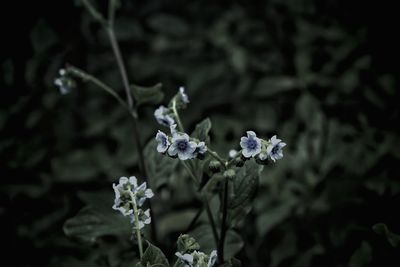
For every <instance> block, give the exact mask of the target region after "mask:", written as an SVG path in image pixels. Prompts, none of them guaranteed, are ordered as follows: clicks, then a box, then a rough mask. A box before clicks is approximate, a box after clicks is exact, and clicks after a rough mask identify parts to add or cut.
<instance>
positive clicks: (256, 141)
mask: <svg viewBox="0 0 400 267" xmlns="http://www.w3.org/2000/svg"><path fill="white" fill-rule="evenodd" d="M240 146H241V148H242V155H243V157H244V158H246V159H249V158H256V159H257V160H259V161H261V162H266V161H267V160H268V159H270V160H272V161H274V162H275V161H277V160H278V159H281V158H283V152H282V148H283V147H285V146H286V144H285V143H284V142H282V140H281V139H278V138H276V135H274V136H273V137H272V138H271V139H269V140H268V141H267V140H263V139H260V138H258V137H257V135H256V133H255V132H253V131H247V136H243V137H242V138H241V139H240Z"/></svg>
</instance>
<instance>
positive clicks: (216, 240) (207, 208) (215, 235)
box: [202, 193, 218, 246]
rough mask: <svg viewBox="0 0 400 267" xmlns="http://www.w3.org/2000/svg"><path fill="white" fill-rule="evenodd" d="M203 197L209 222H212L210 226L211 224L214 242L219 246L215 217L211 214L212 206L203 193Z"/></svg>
mask: <svg viewBox="0 0 400 267" xmlns="http://www.w3.org/2000/svg"><path fill="white" fill-rule="evenodd" d="M202 196H203V202H204V205H205V206H206V211H207V216H208V220H209V221H210V224H211V229H212V233H213V237H214V242H215V245H216V246H217V245H218V232H217V227H216V226H215V221H214V216H213V214H212V212H211V208H210V204H209V203H208V198H207V195H206V194H204V193H202Z"/></svg>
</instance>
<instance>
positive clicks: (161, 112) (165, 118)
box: [154, 106, 175, 127]
mask: <svg viewBox="0 0 400 267" xmlns="http://www.w3.org/2000/svg"><path fill="white" fill-rule="evenodd" d="M167 111H168V109H167V108H165V107H164V106H160V107H159V108H158V109H156V110H155V111H154V117H155V118H156V120H157V122H158V123H159V124H161V125H163V126H166V127H170V126H171V125H173V124H175V121H174V119H173V118H172V117H171V116H170V115H168V114H165V113H166V112H167Z"/></svg>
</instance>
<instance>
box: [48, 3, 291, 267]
mask: <svg viewBox="0 0 400 267" xmlns="http://www.w3.org/2000/svg"><path fill="white" fill-rule="evenodd" d="M82 2H83V4H84V5H85V7H86V8H87V9H88V11H89V12H90V13H91V14H92V16H93V17H94V18H95V19H96V20H97V21H98V22H99V23H100V25H102V26H103V27H104V28H105V30H106V32H107V33H108V36H109V39H110V43H111V46H112V49H113V52H114V55H115V58H116V61H117V65H118V67H119V71H120V73H121V78H122V83H123V85H124V88H125V94H126V99H123V98H121V97H120V96H119V94H118V93H117V92H116V91H115V90H114V89H113V88H112V87H111V86H109V85H107V84H105V83H104V82H102V81H101V80H99V79H98V78H96V77H94V76H92V75H90V74H88V73H87V72H85V71H83V70H81V69H78V68H76V67H74V66H71V65H67V66H66V68H65V69H62V70H60V73H59V74H60V77H59V78H56V79H55V82H54V84H55V85H56V86H58V87H59V89H60V91H61V93H63V94H65V93H68V92H69V91H70V90H71V89H73V88H74V87H75V86H76V82H75V80H76V79H79V80H82V81H84V82H90V83H93V84H94V85H96V86H98V87H99V88H100V89H102V90H104V91H105V92H106V93H108V94H109V95H111V96H112V97H113V98H115V99H116V100H117V101H118V103H119V104H120V105H121V107H123V108H124V109H126V111H127V112H128V114H129V115H130V117H131V118H132V121H133V126H134V131H133V133H134V137H135V145H136V150H137V154H138V158H139V171H138V173H139V174H140V176H138V177H139V179H141V180H142V182H141V183H139V182H138V180H139V179H138V178H136V176H131V177H129V178H128V177H121V178H119V180H118V183H114V184H113V185H112V187H113V189H114V194H115V200H114V204H113V205H112V209H114V210H116V211H118V212H119V213H120V215H122V216H123V217H129V222H130V228H131V229H132V231H133V237H134V239H135V240H136V243H137V247H138V252H139V253H138V254H137V257H136V258H137V260H138V261H137V264H136V266H138V267H140V266H143V267H147V266H170V264H169V261H168V259H167V257H166V256H165V254H164V253H163V252H162V250H161V249H160V248H158V247H157V246H156V245H159V244H160V240H159V239H158V236H157V231H158V227H159V226H160V225H158V224H157V223H156V222H157V213H156V212H155V209H153V208H152V201H153V199H157V198H159V197H160V196H158V195H157V186H156V185H155V184H154V181H152V180H149V178H150V176H152V175H149V171H150V170H151V169H152V167H149V162H148V160H147V159H146V158H145V154H146V151H145V150H147V149H152V150H151V151H152V152H150V153H153V155H154V156H153V158H154V159H156V160H157V162H155V163H154V162H153V163H152V164H159V166H161V168H167V167H166V165H168V167H172V170H173V171H174V170H175V169H176V166H182V167H183V168H184V170H185V172H186V174H187V175H188V176H189V177H191V179H192V182H191V184H192V187H193V188H195V190H196V196H197V198H198V199H199V200H200V201H201V202H202V206H201V208H200V209H199V211H198V212H197V214H196V215H195V216H193V218H192V219H191V220H189V221H188V222H187V224H188V227H187V228H186V230H185V231H184V232H183V235H181V236H179V238H178V241H177V242H178V243H177V250H176V252H175V254H174V255H175V258H174V261H175V263H174V265H173V266H189V267H213V266H240V262H239V261H238V260H237V259H235V258H234V256H235V254H236V253H237V252H238V250H237V249H234V250H232V251H229V250H227V241H228V238H229V240H231V239H232V238H239V239H240V235H239V234H238V233H237V232H236V231H235V228H238V225H240V221H241V220H242V219H243V218H244V216H245V215H246V214H247V213H248V212H249V210H250V209H251V200H252V197H253V195H254V193H255V192H256V189H257V185H258V179H259V174H260V172H261V171H262V169H263V167H264V165H267V164H268V163H269V162H276V161H277V160H279V159H281V158H282V157H283V152H282V149H283V148H284V147H285V146H286V144H285V143H284V142H282V140H281V139H278V138H277V137H276V135H274V136H272V137H271V138H269V139H263V138H260V137H257V134H256V133H255V132H254V131H251V130H249V131H247V132H246V136H243V137H241V139H240V140H238V141H237V147H240V150H239V151H236V150H235V149H234V148H227V149H226V151H227V152H228V151H229V153H227V154H228V157H224V156H221V155H220V154H219V153H218V152H217V151H215V150H214V149H213V147H212V144H211V138H210V135H209V133H210V131H211V121H210V120H209V119H205V120H203V121H201V122H200V123H199V124H197V126H196V127H195V130H194V131H193V132H191V133H189V132H188V130H187V128H186V127H185V125H184V124H183V122H182V119H181V115H183V114H184V113H185V112H184V111H185V109H187V108H189V104H190V100H189V95H188V94H187V93H186V90H185V88H184V87H182V86H181V87H179V89H178V90H177V93H176V94H175V95H174V96H173V97H172V98H171V100H170V101H169V103H168V105H167V106H164V105H160V106H159V107H158V108H156V109H155V111H154V118H155V121H156V122H157V123H158V124H159V125H160V128H162V129H159V130H158V131H157V132H155V133H154V139H153V141H152V144H153V145H148V146H146V149H143V146H142V143H141V138H140V131H139V130H138V129H139V127H138V124H139V121H138V118H139V112H138V106H139V105H144V104H153V100H154V99H157V101H155V102H157V103H158V102H160V101H159V100H161V99H162V92H161V89H160V87H159V86H158V85H157V86H154V87H151V88H147V89H143V87H139V86H130V83H129V80H128V75H127V73H126V69H125V65H124V61H123V58H122V57H121V52H120V50H119V46H118V42H117V40H116V38H115V34H114V13H115V8H116V6H117V4H116V3H117V2H116V1H113V0H110V5H109V17H108V19H106V18H104V17H103V16H102V15H101V14H100V13H99V12H98V11H97V10H96V9H95V8H94V7H93V6H92V5H91V3H90V2H89V1H87V0H82ZM160 96H161V97H160ZM154 153H157V154H154ZM163 162H167V164H163ZM153 173H154V172H153ZM161 174H162V172H159V175H161ZM152 178H156V179H157V178H160V177H152ZM148 186H150V187H151V188H152V189H150V188H148ZM153 190H154V192H155V193H153ZM164 205H167V203H164ZM110 209H111V207H110ZM203 212H204V213H205V216H206V217H207V220H206V221H205V222H203V223H202V224H201V225H200V226H198V225H197V224H198V221H199V220H200V217H201V215H202V214H203ZM147 225H149V226H150V229H147V227H146V226H147ZM205 226H206V227H207V230H204V231H203V229H205V228H204V227H205ZM196 227H197V228H196ZM68 229H69V228H68V224H67V225H66V232H68ZM199 229H200V230H199ZM210 229H211V233H210V236H212V238H211V242H204V241H203V242H201V239H202V235H205V234H206V232H207V231H210ZM196 230H197V231H198V232H200V234H198V233H197V235H196V239H198V240H199V243H198V242H197V241H196V239H195V238H194V237H192V236H190V235H188V234H187V233H190V234H194V233H196ZM144 240H146V242H147V247H146V249H144V248H143V244H144ZM200 242H201V243H202V244H201V245H200ZM239 243H240V242H239ZM241 246H242V245H240V246H239V249H240V248H241ZM201 249H204V250H201Z"/></svg>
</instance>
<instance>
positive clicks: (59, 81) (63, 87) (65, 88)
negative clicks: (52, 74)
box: [54, 77, 71, 95]
mask: <svg viewBox="0 0 400 267" xmlns="http://www.w3.org/2000/svg"><path fill="white" fill-rule="evenodd" d="M69 83H70V81H69V80H68V79H67V78H65V77H60V78H56V79H55V80H54V85H55V86H57V87H58V89H59V90H60V93H61V94H62V95H66V94H68V93H69V92H70V91H71V86H70V84H69Z"/></svg>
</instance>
